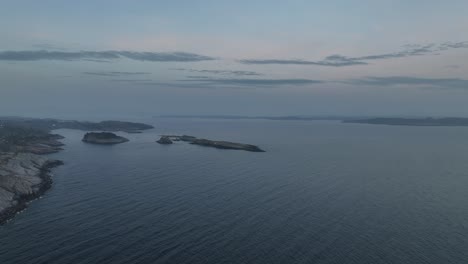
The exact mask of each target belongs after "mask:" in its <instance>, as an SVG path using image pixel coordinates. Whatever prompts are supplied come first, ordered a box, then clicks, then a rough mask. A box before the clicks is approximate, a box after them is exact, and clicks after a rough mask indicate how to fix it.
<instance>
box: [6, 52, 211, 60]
mask: <svg viewBox="0 0 468 264" xmlns="http://www.w3.org/2000/svg"><path fill="white" fill-rule="evenodd" d="M122 58H126V59H130V60H136V61H151V62H197V61H207V60H215V58H213V57H209V56H204V55H198V54H194V53H187V52H138V51H115V50H109V51H75V52H66V51H48V50H23V51H0V60H6V61H38V60H62V61H78V60H91V61H93V60H98V61H112V60H117V59H122Z"/></svg>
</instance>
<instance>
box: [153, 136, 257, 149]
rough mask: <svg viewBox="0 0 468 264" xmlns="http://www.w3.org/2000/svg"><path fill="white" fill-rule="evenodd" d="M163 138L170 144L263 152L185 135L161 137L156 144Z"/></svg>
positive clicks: (242, 145) (235, 144) (245, 146)
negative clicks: (185, 143)
mask: <svg viewBox="0 0 468 264" xmlns="http://www.w3.org/2000/svg"><path fill="white" fill-rule="evenodd" d="M163 138H164V140H166V138H167V140H170V141H171V143H169V144H172V141H185V142H188V143H190V144H193V145H199V146H205V147H213V148H218V149H235V150H245V151H251V152H265V151H264V150H263V149H261V148H259V147H257V146H255V145H250V144H242V143H235V142H229V141H216V140H209V139H201V138H196V137H193V136H187V135H182V136H176V135H163V136H161V139H160V140H158V141H157V142H158V143H160V144H164V143H161V142H159V141H161V140H162V139H163Z"/></svg>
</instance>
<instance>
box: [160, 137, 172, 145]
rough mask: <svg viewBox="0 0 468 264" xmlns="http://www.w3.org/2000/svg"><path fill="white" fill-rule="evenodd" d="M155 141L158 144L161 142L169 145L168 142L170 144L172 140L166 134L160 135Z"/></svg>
mask: <svg viewBox="0 0 468 264" xmlns="http://www.w3.org/2000/svg"><path fill="white" fill-rule="evenodd" d="M156 142H158V143H159V144H162V145H169V144H172V143H173V142H172V140H171V138H169V137H167V136H162V137H161V138H160V139H159V140H157V141H156Z"/></svg>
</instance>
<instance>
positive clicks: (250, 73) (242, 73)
mask: <svg viewBox="0 0 468 264" xmlns="http://www.w3.org/2000/svg"><path fill="white" fill-rule="evenodd" d="M172 70H176V71H187V72H194V73H206V74H218V75H235V76H260V75H263V74H261V73H257V72H253V71H230V70H196V69H183V68H178V69H172Z"/></svg>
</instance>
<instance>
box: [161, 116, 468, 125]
mask: <svg viewBox="0 0 468 264" xmlns="http://www.w3.org/2000/svg"><path fill="white" fill-rule="evenodd" d="M160 117H163V118H200V119H228V120H229V119H234V120H235V119H253V120H255V119H264V120H282V121H320V120H330V121H341V122H343V123H356V124H372V125H395V126H468V118H466V117H375V116H373V117H369V116H367V117H364V116H240V115H163V116H160Z"/></svg>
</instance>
